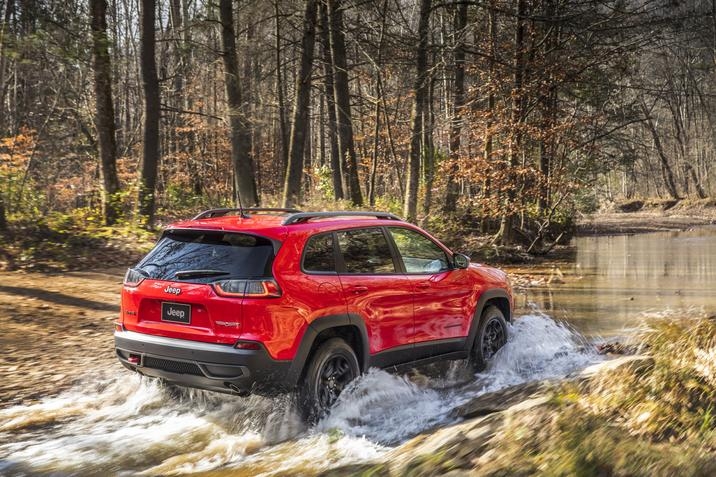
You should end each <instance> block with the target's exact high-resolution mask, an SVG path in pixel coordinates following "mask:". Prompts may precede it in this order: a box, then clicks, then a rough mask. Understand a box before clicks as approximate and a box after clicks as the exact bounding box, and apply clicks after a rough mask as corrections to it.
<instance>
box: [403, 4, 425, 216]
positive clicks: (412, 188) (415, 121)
mask: <svg viewBox="0 0 716 477" xmlns="http://www.w3.org/2000/svg"><path fill="white" fill-rule="evenodd" d="M430 5H431V0H421V2H420V14H419V15H420V19H419V22H418V47H417V50H416V53H417V59H416V65H417V69H416V72H415V83H414V89H415V94H414V96H413V114H412V120H411V122H412V127H411V136H410V153H409V159H408V160H409V163H408V178H407V187H406V192H405V203H404V205H403V215H404V216H405V219H406V220H408V221H413V222H414V221H415V219H416V218H417V211H418V187H419V185H420V154H421V152H422V149H421V143H422V136H423V128H424V127H425V114H426V113H427V111H426V102H427V98H428V94H429V91H428V88H429V85H428V33H429V31H428V27H429V24H430Z"/></svg>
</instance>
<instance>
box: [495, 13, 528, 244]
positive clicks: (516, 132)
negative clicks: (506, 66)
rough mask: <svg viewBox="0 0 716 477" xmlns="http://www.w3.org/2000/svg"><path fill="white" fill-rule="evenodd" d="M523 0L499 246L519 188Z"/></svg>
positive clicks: (505, 240)
mask: <svg viewBox="0 0 716 477" xmlns="http://www.w3.org/2000/svg"><path fill="white" fill-rule="evenodd" d="M525 9H526V5H525V0H518V1H517V12H516V19H515V22H516V27H515V50H514V58H513V65H512V66H513V70H514V71H513V78H512V81H513V83H512V111H511V113H510V116H511V117H510V123H511V124H512V128H513V131H512V134H511V137H510V138H509V149H508V156H509V165H508V167H510V173H509V176H510V179H511V180H512V184H510V187H509V189H508V191H507V198H506V199H507V201H506V203H505V204H503V207H504V210H503V211H502V217H501V220H500V230H499V231H498V232H497V237H498V239H499V241H500V243H502V244H503V245H509V244H512V242H514V231H513V227H514V222H515V218H516V214H515V211H514V206H515V204H514V202H515V199H516V194H515V191H516V190H518V189H519V188H520V184H518V178H517V176H516V175H515V174H514V172H513V171H514V168H515V167H517V166H518V155H519V149H520V144H521V136H522V135H521V132H520V129H519V128H520V125H521V122H522V103H523V102H522V96H523V91H522V80H523V77H524V67H525V65H524V46H525V21H524V16H525Z"/></svg>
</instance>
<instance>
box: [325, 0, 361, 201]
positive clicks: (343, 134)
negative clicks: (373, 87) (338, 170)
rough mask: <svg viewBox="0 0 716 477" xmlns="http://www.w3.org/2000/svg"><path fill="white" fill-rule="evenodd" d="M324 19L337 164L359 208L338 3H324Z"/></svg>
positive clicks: (344, 51) (343, 40) (345, 61)
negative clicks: (328, 34)
mask: <svg viewBox="0 0 716 477" xmlns="http://www.w3.org/2000/svg"><path fill="white" fill-rule="evenodd" d="M328 16H329V18H330V30H331V53H332V59H333V76H334V91H335V104H336V120H337V121H338V143H339V147H340V154H341V164H343V165H345V171H344V173H345V175H346V176H347V179H346V185H347V186H348V195H349V197H350V199H351V202H353V204H354V205H358V206H360V205H363V195H362V193H361V190H360V181H359V180H358V159H357V158H356V151H355V143H354V140H353V117H352V116H351V98H350V90H349V88H348V66H347V64H348V63H347V60H346V42H345V33H344V31H343V5H341V0H328Z"/></svg>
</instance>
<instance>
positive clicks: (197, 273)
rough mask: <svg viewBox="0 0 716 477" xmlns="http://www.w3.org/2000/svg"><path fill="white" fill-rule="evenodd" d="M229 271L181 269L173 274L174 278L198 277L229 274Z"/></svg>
mask: <svg viewBox="0 0 716 477" xmlns="http://www.w3.org/2000/svg"><path fill="white" fill-rule="evenodd" d="M230 273H231V272H226V271H224V270H181V271H178V272H176V273H175V274H174V276H175V277H176V278H200V277H218V276H221V275H229V274H230Z"/></svg>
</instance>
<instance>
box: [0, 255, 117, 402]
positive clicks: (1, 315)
mask: <svg viewBox="0 0 716 477" xmlns="http://www.w3.org/2000/svg"><path fill="white" fill-rule="evenodd" d="M121 283H122V270H120V269H112V270H108V271H104V272H67V273H61V274H44V273H29V272H3V273H0V330H2V332H1V333H0V347H2V353H0V382H1V383H2V385H1V386H0V407H7V406H11V405H13V404H19V403H21V402H29V401H34V400H36V399H38V398H41V397H46V396H52V395H54V394H57V393H58V392H60V391H62V390H63V389H66V388H68V387H70V386H72V384H73V383H74V382H75V379H76V377H77V376H79V375H82V374H83V373H84V372H85V371H86V370H94V369H103V368H106V367H107V366H109V365H111V366H114V365H116V363H115V358H114V355H113V352H112V344H113V341H112V333H113V329H114V327H113V323H114V321H115V320H116V319H117V314H118V312H119V291H120V288H121Z"/></svg>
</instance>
